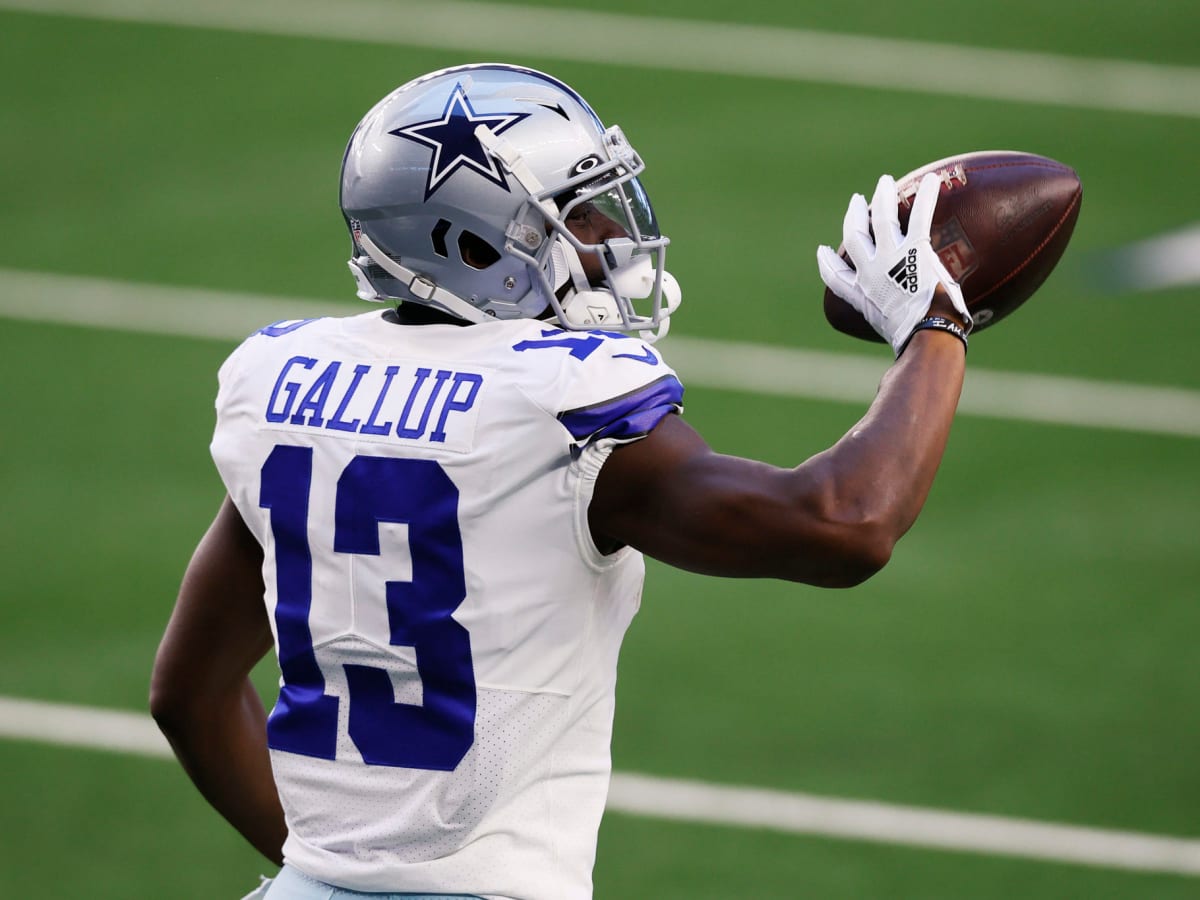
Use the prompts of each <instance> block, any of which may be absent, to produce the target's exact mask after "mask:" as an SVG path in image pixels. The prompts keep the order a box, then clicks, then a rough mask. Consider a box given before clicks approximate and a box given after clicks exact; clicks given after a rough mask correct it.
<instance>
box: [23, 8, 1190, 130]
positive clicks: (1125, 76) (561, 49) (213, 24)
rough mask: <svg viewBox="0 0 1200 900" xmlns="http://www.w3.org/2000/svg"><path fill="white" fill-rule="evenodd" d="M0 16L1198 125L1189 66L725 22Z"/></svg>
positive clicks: (124, 11) (430, 11)
mask: <svg viewBox="0 0 1200 900" xmlns="http://www.w3.org/2000/svg"><path fill="white" fill-rule="evenodd" d="M0 9H8V10H18V11H26V12H37V13H48V14H56V15H67V16H78V17H83V18H94V19H106V20H117V21H127V22H142V23H152V24H165V25H177V26H187V27H206V28H216V29H224V30H233V31H243V32H258V33H264V34H278V35H291V36H297V37H311V38H325V39H333V40H341V41H357V42H366V43H373V44H387V45H400V46H409V47H428V48H437V49H445V50H454V51H458V52H461V53H465V54H471V55H472V56H475V57H479V58H481V59H482V58H486V59H489V60H491V59H495V58H496V57H498V56H502V57H504V58H505V59H516V58H522V57H532V58H535V59H538V58H540V59H562V60H570V61H576V62H590V63H599V64H605V65H622V66H636V67H640V68H646V69H669V70H677V71H687V72H701V73H705V74H718V75H741V76H750V77H760V78H772V79H781V80H786V81H807V82H815V83H819V84H839V85H850V86H855V87H867V88H875V89H882V90H906V91H917V92H922V93H933V94H951V95H957V96H966V97H980V98H985V99H991V100H1008V101H1016V102H1021V103H1039V104H1042V103H1044V104H1051V105H1058V106H1069V107H1078V108H1086V109H1101V110H1112V111H1118V112H1130V113H1150V114H1161V115H1171V116H1183V117H1187V118H1197V117H1200V68H1196V67H1192V66H1168V65H1155V64H1151V63H1140V62H1130V61H1126V60H1116V59H1086V58H1080V57H1067V56H1056V55H1052V54H1045V53H1027V52H1022V51H1014V50H996V49H989V48H983V47H965V46H956V45H953V44H936V43H927V42H918V41H903V40H895V39H891V38H880V37H866V36H861V35H849V34H833V33H828V32H817V31H806V30H801V29H793V28H773V27H769V26H755V25H739V24H736V23H727V22H701V21H694V20H683V19H666V18H658V17H652V16H629V15H620V14H613V13H599V12H591V11H584V10H571V9H553V8H539V7H528V6H517V5H507V4H499V3H472V2H465V0H439V2H436V3H431V2H427V0H415V2H414V0H254V2H252V3H247V2H245V0H169V2H167V0H0ZM948 73H952V74H948Z"/></svg>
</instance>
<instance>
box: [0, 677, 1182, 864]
mask: <svg viewBox="0 0 1200 900" xmlns="http://www.w3.org/2000/svg"><path fill="white" fill-rule="evenodd" d="M0 738H8V739H14V740H26V741H36V742H39V743H48V744H57V745H62V746H71V747H81V748H90V749H98V750H109V751H115V752H119V753H129V754H136V755H141V756H151V757H170V756H171V749H170V747H169V746H168V745H167V742H166V741H165V740H164V739H163V737H162V735H161V734H159V732H158V729H157V728H156V727H155V725H154V722H153V721H152V720H151V719H150V717H149V716H147V715H145V714H141V713H131V712H123V711H118V710H106V709H93V708H89V707H85V706H74V705H69V704H63V703H46V702H42V701H34V700H21V699H18V698H15V697H0ZM608 809H609V810H610V811H611V812H620V813H626V814H629V815H635V816H645V817H647V818H654V819H670V820H674V821H682V822H703V823H707V824H713V825H721V826H727V827H737V828H763V829H768V830H772V831H781V832H785V833H792V834H809V835H823V836H828V837H834V838H844V839H849V840H861V841H871V842H875V843H883V844H903V845H907V846H913V847H926V848H933V849H939V850H959V851H968V852H974V853H982V854H989V855H999V856H1015V857H1023V858H1029V859H1038V860H1049V861H1054V862H1066V863H1078V864H1082V865H1089V866H1098V867H1103V868H1114V869H1132V870H1136V871H1144V872H1166V873H1171V874H1176V875H1191V876H1197V875H1200V840H1192V839H1186V838H1173V837H1165V836H1160V835H1150V834H1141V833H1138V832H1131V831H1113V830H1107V829H1098V828H1082V827H1078V826H1074V825H1059V824H1055V823H1051V822H1035V821H1030V820H1024V819H1015V818H1007V817H1001V816H984V815H975V814H971V813H956V812H948V811H945V810H938V809H929V808H923V807H914V806H897V805H893V804H887V803H874V802H869V801H861V800H843V799H838V798H834V797H818V796H813V795H811V794H799V793H792V792H786V791H776V790H767V789H763V788H747V787H730V786H723V785H716V784H709V783H706V782H701V781H683V780H679V779H672V778H656V777H652V776H649V775H638V774H633V773H629V772H617V773H614V775H613V780H612V788H611V790H610V791H609V798H608Z"/></svg>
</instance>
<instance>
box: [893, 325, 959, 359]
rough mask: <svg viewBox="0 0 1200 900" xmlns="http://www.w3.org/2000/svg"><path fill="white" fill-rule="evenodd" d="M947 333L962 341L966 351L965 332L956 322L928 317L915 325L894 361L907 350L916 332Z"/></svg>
mask: <svg viewBox="0 0 1200 900" xmlns="http://www.w3.org/2000/svg"><path fill="white" fill-rule="evenodd" d="M930 330H932V331H947V332H949V333H950V334H952V335H954V336H955V337H956V338H958V339H959V340H960V341H962V345H963V351H964V352H966V349H967V332H966V331H965V330H964V329H963V327H962V326H961V325H959V324H958V323H957V322H952V321H951V320H950V319H947V318H945V317H943V316H929V317H928V318H926V319H922V320H921V321H920V322H918V323H917V326H916V327H915V328H914V329H913V330H912V332H911V333H910V334H909V336H908V337H907V338H905V339H904V344H903V346H901V347H900V353H897V354H896V359H899V358H900V355H901V354H902V353H904V351H905V350H907V349H908V344H909V342H910V341H911V340H912V339H913V335H915V334H916V333H917V332H918V331H930Z"/></svg>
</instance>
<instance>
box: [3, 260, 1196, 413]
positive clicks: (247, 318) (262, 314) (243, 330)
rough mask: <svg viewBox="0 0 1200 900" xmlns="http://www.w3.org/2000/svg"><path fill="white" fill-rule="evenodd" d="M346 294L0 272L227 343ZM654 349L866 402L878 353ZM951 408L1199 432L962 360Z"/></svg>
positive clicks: (749, 386)
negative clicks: (957, 398)
mask: <svg viewBox="0 0 1200 900" xmlns="http://www.w3.org/2000/svg"><path fill="white" fill-rule="evenodd" d="M367 308H368V307H367V306H366V305H365V304H358V305H355V301H354V300H353V299H350V300H345V301H340V302H328V303H321V302H317V301H313V300H305V299H298V298H287V297H267V296H260V295H256V294H236V293H225V292H218V291H207V290H197V289H189V288H178V287H170V286H166V285H149V284H136V283H132V282H122V281H109V280H105V279H98V278H77V277H71V276H65V275H54V274H48V273H40V272H24V271H17V270H13V269H0V318H2V317H7V318H11V319H26V320H30V321H37V322H55V323H60V324H64V325H74V326H81V327H93V328H112V329H117V330H121V331H136V332H147V333H151V334H165V335H174V336H181V337H197V338H211V339H218V340H224V341H230V342H233V341H238V340H241V339H242V338H243V337H245V336H246V335H248V334H250V333H251V332H252V331H254V330H255V329H257V328H260V327H262V326H263V325H265V324H268V323H270V322H277V321H280V320H282V319H301V318H310V317H315V316H322V315H338V316H344V315H350V314H352V313H354V312H356V311H359V310H365V309H367ZM661 349H662V351H663V354H664V355H665V356H666V358H667V360H668V362H670V363H671V364H672V365H673V366H674V367H675V368H676V369H677V370H678V371H679V373H680V375H681V376H682V378H683V382H684V384H685V385H687V384H690V385H694V386H696V387H710V388H719V389H724V390H733V391H745V392H749V393H759V394H768V395H774V396H784V397H801V398H807V399H814V400H832V401H841V402H849V403H854V404H865V403H868V402H869V401H870V400H871V398H872V397H873V396H874V395H875V391H876V389H877V387H878V386H879V379H880V377H881V376H882V375H883V372H884V370H885V369H886V368H887V363H888V355H887V353H886V352H885V350H884V348H882V347H880V348H878V350H877V352H876V353H875V354H874V355H872V356H860V355H850V354H843V353H829V352H825V351H819V350H800V349H792V348H787V347H774V346H766V345H761V344H746V343H734V342H728V341H713V340H702V339H700V338H688V337H684V336H682V335H679V336H676V335H673V336H671V337H669V338H667V339H666V340H665V341H663V343H662V344H661ZM959 412H960V413H961V414H963V415H975V416H983V417H988V418H999V419H1010V420H1017V421H1026V422H1041V423H1046V424H1053V425H1073V426H1081V427H1089V428H1105V429H1114V430H1119V431H1130V432H1135V433H1142V434H1165V435H1178V436H1183V437H1200V391H1196V390H1189V389H1186V388H1178V387H1155V386H1146V385H1136V384H1127V383H1122V382H1116V381H1093V380H1088V379H1083V378H1066V377H1062V376H1051V375H1030V374H1024V373H1018V372H996V371H987V370H985V369H980V368H978V367H975V366H970V367H968V371H967V384H966V387H965V389H964V391H963V397H962V401H961V402H960V403H959Z"/></svg>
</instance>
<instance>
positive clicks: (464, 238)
mask: <svg viewBox="0 0 1200 900" xmlns="http://www.w3.org/2000/svg"><path fill="white" fill-rule="evenodd" d="M458 252H459V253H460V254H461V255H462V261H463V262H465V263H466V264H467V265H468V266H470V267H471V268H472V269H486V268H488V267H489V266H492V265H495V264H496V263H498V262H499V261H500V251H499V250H497V249H496V248H495V247H493V246H492V245H491V244H489V243H488V242H487V241H485V240H484V239H483V238H481V237H480V236H479V235H477V234H473V233H472V232H470V231H464V232H462V233H461V234H460V235H459V236H458Z"/></svg>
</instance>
